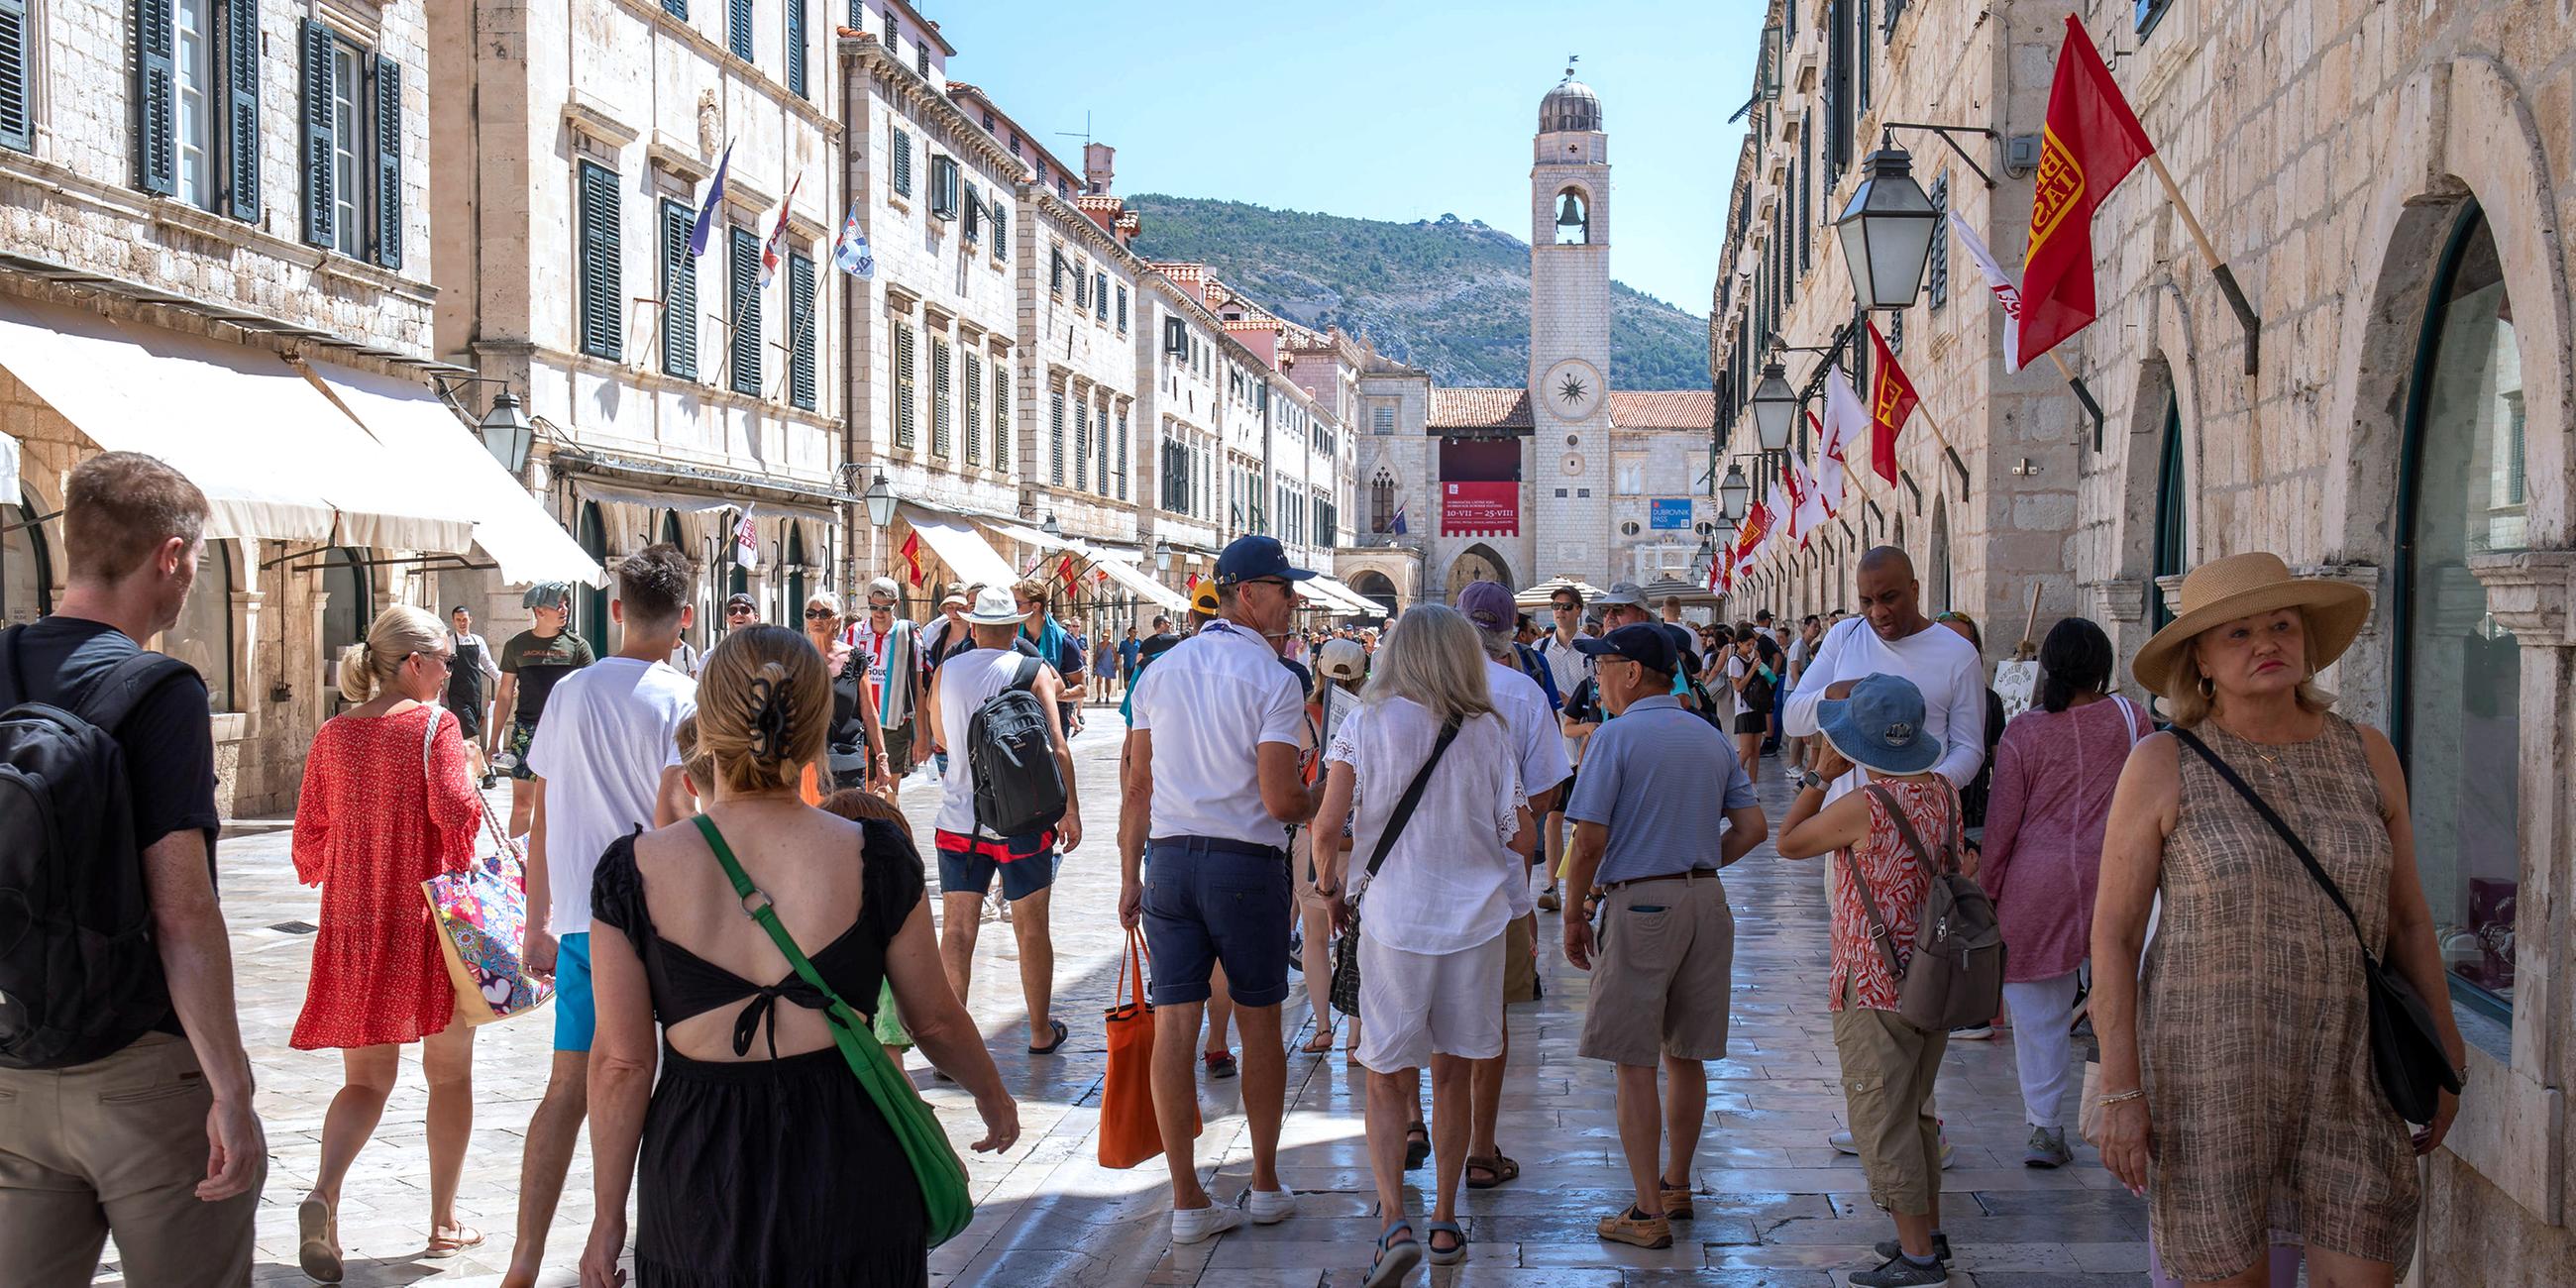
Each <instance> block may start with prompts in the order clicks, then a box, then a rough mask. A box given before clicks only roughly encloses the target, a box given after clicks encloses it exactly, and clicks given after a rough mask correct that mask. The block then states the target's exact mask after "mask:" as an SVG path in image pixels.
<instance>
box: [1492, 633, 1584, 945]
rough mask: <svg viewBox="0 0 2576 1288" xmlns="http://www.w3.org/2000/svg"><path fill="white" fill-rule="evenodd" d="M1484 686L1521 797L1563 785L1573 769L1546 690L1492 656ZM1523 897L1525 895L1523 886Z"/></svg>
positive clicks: (1519, 671)
mask: <svg viewBox="0 0 2576 1288" xmlns="http://www.w3.org/2000/svg"><path fill="white" fill-rule="evenodd" d="M1485 684H1486V687H1487V688H1488V690H1489V691H1490V692H1491V693H1492V696H1493V699H1494V710H1496V711H1499V712H1501V713H1502V716H1503V722H1504V723H1505V724H1508V725H1510V726H1511V730H1512V746H1513V748H1514V752H1513V755H1514V758H1515V759H1516V760H1517V761H1518V768H1519V770H1520V779H1521V794H1522V795H1524V796H1527V795H1528V794H1529V793H1531V792H1543V791H1546V790H1547V789H1548V788H1551V787H1554V786H1556V785H1557V784H1559V783H1562V782H1564V781H1565V776H1566V775H1567V774H1570V773H1573V772H1574V767H1573V765H1572V763H1571V762H1569V761H1568V760H1567V759H1566V756H1565V738H1564V736H1563V735H1562V734H1559V733H1558V732H1557V723H1556V713H1555V712H1553V711H1550V710H1548V707H1547V690H1545V689H1542V688H1540V687H1538V681H1536V680H1533V679H1531V678H1529V677H1528V676H1526V675H1523V674H1521V669H1520V668H1519V667H1517V666H1505V665H1503V664H1502V663H1500V662H1497V661H1495V660H1494V659H1493V658H1491V657H1488V658H1486V659H1485ZM1523 895H1524V897H1526V895H1527V889H1526V887H1524V888H1523Z"/></svg>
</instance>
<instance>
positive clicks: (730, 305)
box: [429, 0, 936, 652]
mask: <svg viewBox="0 0 2576 1288" xmlns="http://www.w3.org/2000/svg"><path fill="white" fill-rule="evenodd" d="M888 12H891V13H895V14H896V15H897V21H898V22H899V21H900V17H901V14H902V13H904V12H907V11H905V10H903V7H902V6H901V4H900V3H899V0H896V2H895V3H893V4H892V5H891V7H890V9H889V10H888ZM429 18H430V27H431V31H432V32H433V33H434V34H435V35H436V37H437V38H436V39H435V40H434V41H433V42H432V46H431V60H430V63H431V66H430V70H431V72H432V75H433V77H434V79H435V83H436V85H437V87H438V91H439V93H438V98H437V102H436V103H435V105H434V107H433V111H434V113H435V115H434V121H435V127H434V131H433V138H434V142H435V143H436V147H435V148H434V149H433V153H432V162H431V170H432V175H433V178H434V179H435V180H436V182H435V184H434V187H433V192H434V194H435V195H434V197H433V200H434V202H435V203H436V214H437V219H436V236H437V238H438V244H439V252H440V253H439V259H438V264H439V267H438V285H439V287H440V296H439V305H438V309H437V340H436V345H437V352H438V353H439V354H440V355H441V356H442V357H445V358H447V359H448V360H450V361H453V362H455V363H457V364H459V365H463V366H470V367H472V368H474V369H476V370H477V371H479V372H480V373H481V374H482V375H483V376H484V377H486V378H487V379H489V380H491V381H495V382H498V384H499V385H500V386H501V387H506V388H508V389H510V390H512V391H514V392H516V393H518V394H519V395H520V396H521V397H522V398H524V399H525V401H526V403H527V410H528V413H529V415H530V416H531V417H532V418H534V420H535V421H536V424H537V426H538V428H539V430H540V431H541V432H540V435H539V442H538V447H537V452H536V460H535V462H534V464H533V465H532V467H531V470H530V474H529V483H530V486H531V487H532V488H533V489H534V490H535V492H536V493H537V494H538V495H539V496H541V497H542V498H544V500H545V502H546V504H547V505H548V507H549V508H550V509H551V510H552V511H553V512H554V513H555V514H556V515H557V516H558V517H559V518H560V519H561V520H562V522H563V525H564V527H565V528H567V529H568V530H570V531H572V532H573V533H574V534H575V536H576V537H577V538H578V539H579V541H580V542H581V543H582V545H583V546H584V547H585V548H586V549H588V550H589V551H590V552H591V553H592V554H593V555H594V556H597V557H599V558H601V559H604V560H613V559H614V558H616V557H618V556H621V555H624V554H628V553H631V552H633V551H635V550H637V549H640V548H642V547H643V546H646V545H649V544H652V543H654V542H658V541H671V542H675V543H676V544H678V545H680V546H681V547H682V548H684V549H687V550H689V551H690V552H691V553H692V554H693V555H694V556H695V557H696V558H698V560H699V561H700V562H701V564H702V566H703V568H704V569H705V575H703V576H702V577H701V578H700V602H699V604H698V611H697V614H696V621H695V623H694V624H693V625H692V627H691V628H690V637H691V643H693V644H695V645H696V646H698V647H700V648H704V647H708V646H710V645H712V644H713V642H714V639H715V632H716V630H717V628H718V625H719V623H720V620H721V615H720V614H719V613H717V612H716V611H715V610H716V608H717V606H718V604H719V603H721V601H722V600H723V598H724V596H725V595H726V594H727V593H728V592H730V591H734V590H741V591H745V592H748V593H750V594H751V595H752V596H753V597H754V598H755V599H756V600H758V601H759V602H760V604H761V606H762V613H763V617H764V618H765V619H766V620H769V621H773V622H778V621H788V620H792V619H793V618H794V616H795V614H796V610H797V608H798V607H799V606H800V605H801V602H802V600H803V599H804V597H805V595H806V593H807V592H808V591H809V590H810V589H814V588H820V587H822V586H825V585H827V584H829V582H830V573H831V571H832V570H833V569H835V568H836V567H837V566H838V564H839V559H838V557H837V555H838V551H839V549H840V545H841V542H842V539H843V530H842V524H841V522H840V509H839V506H840V504H841V503H842V501H843V500H844V499H845V498H846V497H847V496H848V493H847V491H846V490H845V489H844V488H843V487H842V486H841V485H840V483H839V481H838V480H837V479H836V467H837V466H838V464H839V462H840V461H841V460H842V459H843V450H844V447H843V443H842V427H843V417H844V411H845V408H844V400H845V399H846V398H847V397H848V386H847V384H846V382H845V380H844V370H845V358H844V354H845V347H844V333H843V328H844V326H845V325H846V319H845V317H844V315H843V314H841V313H839V312H838V311H836V310H834V309H831V308H827V307H824V305H825V303H826V301H827V300H828V299H829V298H830V297H829V295H828V294H827V293H828V292H829V291H830V289H831V283H830V282H829V281H827V280H826V278H827V275H829V270H830V268H831V260H830V254H829V246H830V235H831V231H832V230H833V229H834V228H836V227H837V226H838V222H839V220H838V214H839V212H840V211H841V210H842V209H844V208H845V207H844V202H843V198H844V196H845V195H846V194H845V190H844V185H845V178H844V175H843V173H842V170H841V166H840V165H839V160H840V158H841V156H842V155H843V126H842V123H841V119H840V115H839V111H838V105H837V104H836V102H835V101H834V100H835V98H836V90H837V88H838V86H837V85H836V83H835V81H834V78H833V77H832V76H831V75H830V74H829V72H830V68H831V66H832V63H831V57H832V53H833V45H832V43H831V39H830V30H831V29H830V25H829V24H830V22H831V17H830V16H828V15H826V14H825V13H824V12H823V11H822V10H820V9H818V8H816V7H815V6H813V5H812V4H811V3H810V0H751V3H750V4H749V5H748V6H747V7H745V6H739V5H714V4H702V5H700V6H698V7H697V8H696V9H695V10H694V11H693V10H692V9H691V7H690V6H689V5H688V4H686V3H685V0H669V2H668V3H664V4H659V5H641V4H626V3H618V2H617V0H557V2H556V3H553V4H540V5H534V6H529V5H518V4H498V3H489V2H487V0H430V3H429ZM915 31H916V40H917V39H918V36H920V35H928V36H929V37H930V38H931V39H932V40H933V41H934V42H935V40H936V37H935V33H930V32H929V29H928V28H927V27H926V26H918V25H917V26H916V28H915ZM916 47H917V48H919V47H921V46H918V44H917V43H916ZM929 48H931V49H933V50H934V51H935V44H934V45H933V46H930V47H929ZM935 70H936V66H935V64H934V71H935ZM719 167H721V168H722V169H723V179H722V182H723V197H722V199H721V200H720V201H719V202H718V203H717V205H716V208H715V210H714V211H713V215H712V218H710V219H709V220H708V227H707V229H706V232H705V240H704V242H703V244H702V245H700V246H699V247H698V248H697V249H696V251H695V252H694V253H693V250H692V245H691V242H692V237H693V234H694V233H695V232H696V227H697V222H698V213H699V210H700V208H701V207H702V206H703V205H704V204H705V201H706V196H707V192H708V189H709V187H710V186H711V185H713V184H714V183H715V182H716V181H717V180H716V172H717V170H718V168H719ZM782 215H783V216H784V220H785V225H784V232H783V234H780V233H779V229H780V220H781V217H782ZM773 234H779V235H778V245H777V254H778V262H777V264H776V265H775V266H774V267H773V268H766V269H765V268H764V266H763V262H762V261H763V253H764V250H765V249H766V248H767V246H768V244H769V242H770V241H771V239H772V237H773ZM746 514H748V516H749V519H750V524H751V527H752V530H753V533H754V535H755V540H754V542H753V543H752V545H753V548H754V553H753V555H752V559H751V563H750V566H748V567H746V566H744V564H743V562H742V560H741V558H740V557H739V555H738V554H737V545H736V540H735V537H736V532H737V529H738V528H739V526H740V524H741V521H742V520H743V518H744V517H745V515H746ZM480 589H481V591H482V592H483V595H482V597H481V600H480V602H481V603H483V604H484V605H487V606H488V612H487V614H486V616H487V619H488V620H490V621H491V622H492V623H493V625H494V627H495V628H496V631H499V630H512V629H516V628H517V625H518V624H519V623H520V622H522V621H524V613H523V612H522V611H521V610H520V609H519V607H518V601H519V596H518V594H517V593H516V592H515V591H514V590H512V589H510V588H508V587H506V586H505V585H503V584H502V583H501V582H499V581H498V580H497V579H496V580H492V581H490V582H489V583H488V584H487V585H485V586H484V587H481V588H480ZM607 598H608V597H607V594H606V592H605V591H604V590H591V591H588V592H587V593H584V594H581V595H578V596H577V597H576V601H575V603H576V613H575V629H577V630H579V631H581V632H582V633H583V634H585V635H586V636H588V637H589V639H590V641H591V643H592V645H593V647H594V648H596V649H598V650H600V651H602V652H605V651H607V649H608V648H609V647H610V646H611V645H612V644H613V641H612V639H611V634H612V632H611V629H610V626H609V623H608V620H607V606H608V605H607ZM496 637H497V636H496Z"/></svg>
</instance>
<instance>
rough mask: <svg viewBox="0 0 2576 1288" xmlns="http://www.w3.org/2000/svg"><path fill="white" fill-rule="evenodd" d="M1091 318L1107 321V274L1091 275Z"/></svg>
mask: <svg viewBox="0 0 2576 1288" xmlns="http://www.w3.org/2000/svg"><path fill="white" fill-rule="evenodd" d="M1091 316H1093V317H1095V318H1098V319H1099V320H1101V321H1103V322H1106V321H1108V320H1109V275H1108V274H1107V273H1093V274H1092V275H1091Z"/></svg>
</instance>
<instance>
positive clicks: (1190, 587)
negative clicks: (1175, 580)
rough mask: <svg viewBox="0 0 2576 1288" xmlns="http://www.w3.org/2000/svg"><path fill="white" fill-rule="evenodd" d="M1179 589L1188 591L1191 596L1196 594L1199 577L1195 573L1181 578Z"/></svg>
mask: <svg viewBox="0 0 2576 1288" xmlns="http://www.w3.org/2000/svg"><path fill="white" fill-rule="evenodd" d="M1181 588H1182V589H1184V590H1187V591H1189V592H1190V593H1191V594H1197V593H1198V589H1199V575H1198V574H1197V573H1191V574H1190V575H1189V576H1187V577H1183V578H1182V579H1181Z"/></svg>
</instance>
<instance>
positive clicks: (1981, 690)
mask: <svg viewBox="0 0 2576 1288" xmlns="http://www.w3.org/2000/svg"><path fill="white" fill-rule="evenodd" d="M1867 675H1901V676H1904V677H1905V678H1906V679H1909V680H1912V681H1913V682H1914V687H1916V688H1918V689H1921V690H1922V691H1923V732H1924V733H1925V734H1927V735H1929V736H1931V737H1933V738H1935V739H1938V740H1939V741H1940V742H1941V744H1942V751H1941V758H1940V759H1939V760H1937V761H1935V762H1933V765H1932V768H1933V769H1934V770H1936V771H1938V772H1939V773H1940V775H1941V776H1942V777H1944V778H1947V779H1949V780H1950V781H1951V782H1952V783H1954V784H1956V785H1958V786H1960V787H1965V786H1967V785H1968V784H1969V783H1971V782H1973V781H1975V780H1976V777H1977V770H1978V768H1979V767H1980V766H1983V765H1984V764H1985V763H1986V674H1985V663H1984V661H1983V660H1982V659H1980V658H1979V657H1978V656H1977V650H1976V648H1975V647H1974V646H1973V645H1971V644H1969V643H1968V641H1967V640H1965V639H1962V638H1960V636H1959V633H1958V632H1957V631H1954V630H1951V629H1950V628H1949V627H1947V626H1942V625H1939V624H1938V623H1935V624H1933V625H1930V626H1926V627H1924V628H1923V629H1922V630H1919V631H1916V632H1915V633H1914V634H1912V635H1908V636H1906V637H1905V638H1904V639H1901V640H1896V641H1894V642H1890V641H1887V640H1883V639H1880V638H1879V636H1878V632H1877V631H1874V630H1871V629H1870V626H1869V619H1868V618H1866V617H1848V618H1845V619H1843V621H1842V624H1841V625H1838V626H1836V627H1834V628H1833V629H1832V630H1830V631H1827V632H1825V638H1824V639H1823V640H1822V641H1820V642H1818V643H1817V645H1816V656H1815V658H1814V660H1812V661H1810V662H1808V663H1807V674H1806V676H1805V678H1803V679H1801V680H1800V681H1799V682H1798V688H1797V691H1796V692H1794V693H1791V694H1790V695H1789V703H1788V707H1787V709H1786V710H1785V711H1783V712H1782V713H1781V717H1780V723H1781V727H1782V732H1784V733H1785V734H1787V735H1788V736H1790V737H1792V738H1800V737H1805V736H1807V735H1809V734H1812V733H1815V732H1816V704H1817V703H1818V702H1821V701H1823V700H1824V696H1825V690H1826V689H1828V688H1831V687H1832V686H1834V685H1835V684H1838V683H1840V682H1842V681H1844V680H1857V679H1860V678H1861V677H1863V676H1867ZM549 718H551V713H550V714H549ZM1868 777H1869V776H1868V775H1867V774H1866V773H1864V772H1862V771H1861V770H1859V769H1854V770H1852V771H1851V772H1850V773H1848V774H1845V775H1843V776H1842V777H1841V778H1839V779H1836V780H1835V781H1834V783H1833V784H1832V785H1831V786H1829V787H1827V788H1826V789H1825V799H1826V801H1828V802H1832V801H1837V800H1840V799H1842V798H1843V796H1845V795H1846V794H1848V793H1851V792H1855V791H1858V790H1860V788H1861V786H1862V784H1864V783H1865V782H1867V781H1868Z"/></svg>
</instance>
